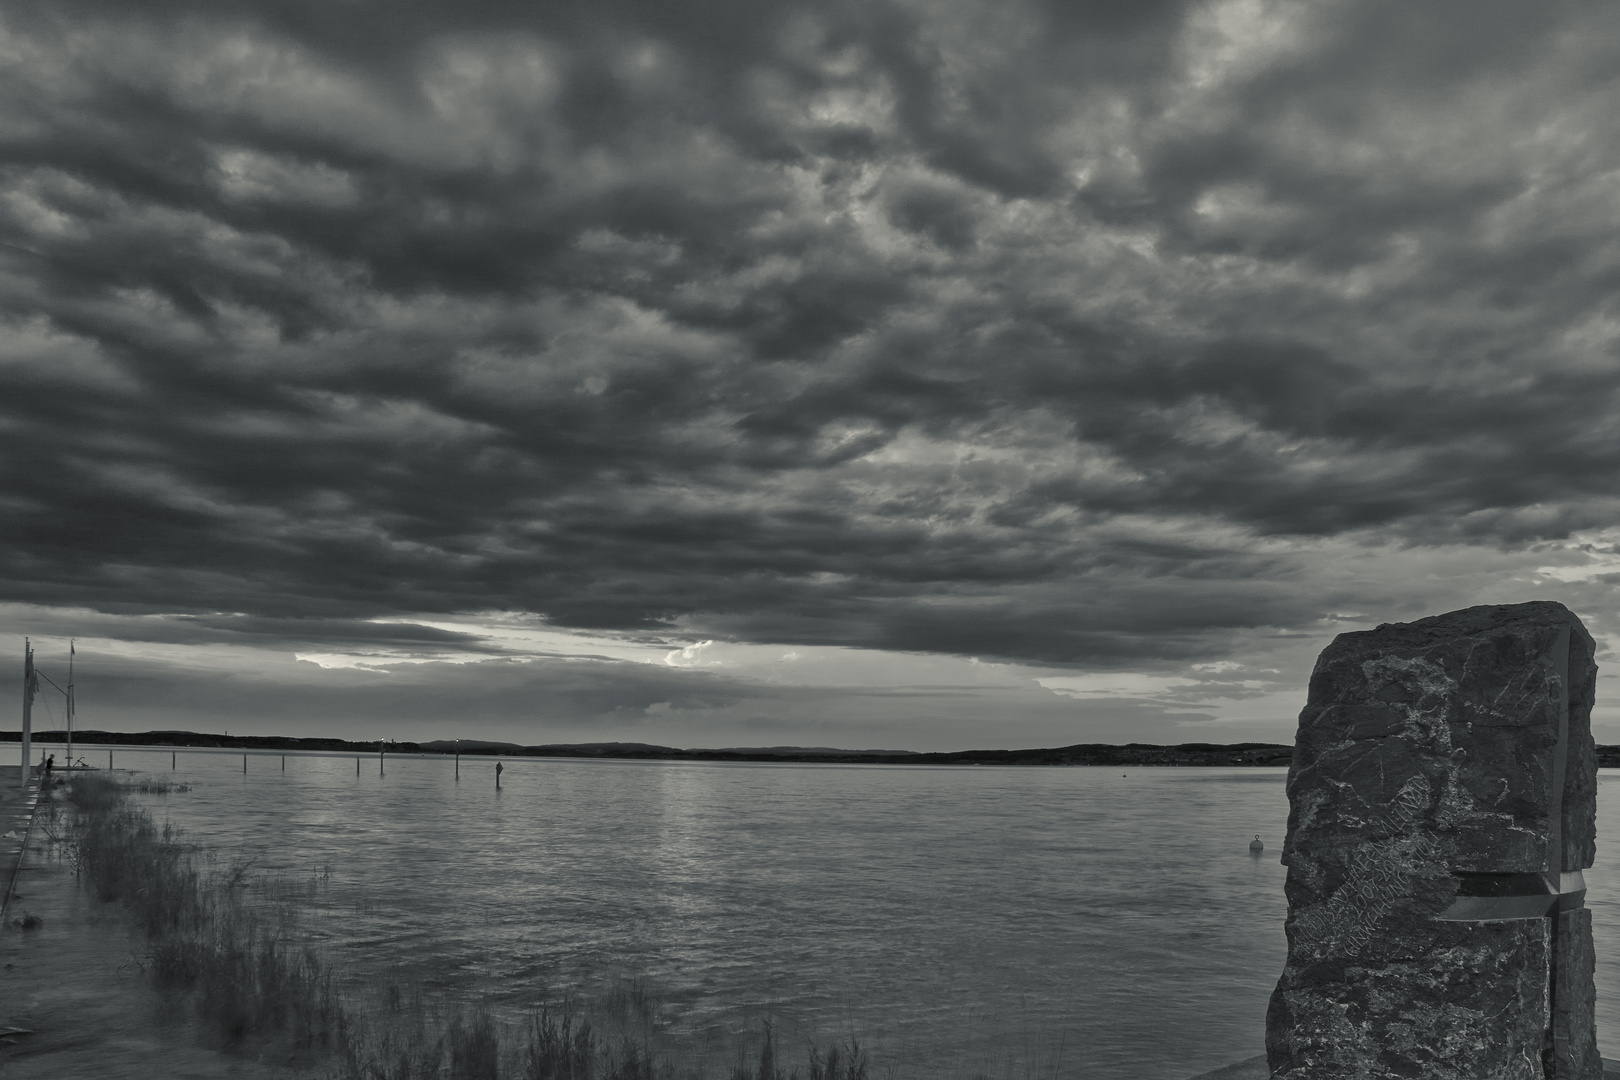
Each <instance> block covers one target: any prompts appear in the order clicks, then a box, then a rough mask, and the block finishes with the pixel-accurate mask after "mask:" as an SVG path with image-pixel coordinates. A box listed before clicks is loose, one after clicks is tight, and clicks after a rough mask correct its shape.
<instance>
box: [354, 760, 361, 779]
mask: <svg viewBox="0 0 1620 1080" xmlns="http://www.w3.org/2000/svg"><path fill="white" fill-rule="evenodd" d="M354 775H356V776H359V775H360V759H359V758H355V759H354Z"/></svg>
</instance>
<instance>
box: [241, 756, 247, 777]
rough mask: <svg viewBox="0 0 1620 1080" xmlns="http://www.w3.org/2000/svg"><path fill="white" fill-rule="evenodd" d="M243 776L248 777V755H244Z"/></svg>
mask: <svg viewBox="0 0 1620 1080" xmlns="http://www.w3.org/2000/svg"><path fill="white" fill-rule="evenodd" d="M242 775H243V776H246V775H247V755H246V754H243V755H242Z"/></svg>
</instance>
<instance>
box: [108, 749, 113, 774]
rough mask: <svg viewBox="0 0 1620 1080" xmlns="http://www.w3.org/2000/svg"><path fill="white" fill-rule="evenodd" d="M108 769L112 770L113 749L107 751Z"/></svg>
mask: <svg viewBox="0 0 1620 1080" xmlns="http://www.w3.org/2000/svg"><path fill="white" fill-rule="evenodd" d="M107 771H108V772H112V751H111V750H109V751H107Z"/></svg>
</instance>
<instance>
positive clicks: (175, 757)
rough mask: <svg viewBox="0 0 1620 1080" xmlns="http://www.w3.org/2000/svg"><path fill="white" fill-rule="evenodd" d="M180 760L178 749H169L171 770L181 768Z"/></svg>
mask: <svg viewBox="0 0 1620 1080" xmlns="http://www.w3.org/2000/svg"><path fill="white" fill-rule="evenodd" d="M179 760H180V752H179V751H178V750H170V751H169V769H170V771H171V772H172V771H173V770H174V769H177V768H179V765H178V764H177V763H178V762H179ZM68 764H69V765H71V764H73V763H72V762H71V761H70V762H68Z"/></svg>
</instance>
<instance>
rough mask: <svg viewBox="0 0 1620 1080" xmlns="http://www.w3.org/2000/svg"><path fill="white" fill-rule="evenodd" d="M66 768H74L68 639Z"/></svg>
mask: <svg viewBox="0 0 1620 1080" xmlns="http://www.w3.org/2000/svg"><path fill="white" fill-rule="evenodd" d="M62 765H63V767H64V768H71V767H72V766H73V639H71V638H69V639H68V688H67V760H66V761H64V762H62Z"/></svg>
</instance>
